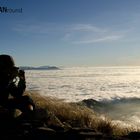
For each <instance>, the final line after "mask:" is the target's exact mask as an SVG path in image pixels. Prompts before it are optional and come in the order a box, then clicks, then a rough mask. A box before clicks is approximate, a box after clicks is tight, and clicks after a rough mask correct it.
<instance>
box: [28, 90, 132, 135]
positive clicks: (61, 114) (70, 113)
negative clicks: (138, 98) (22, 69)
mask: <svg viewBox="0 0 140 140" xmlns="http://www.w3.org/2000/svg"><path fill="white" fill-rule="evenodd" d="M28 94H29V95H30V96H31V97H32V98H33V100H34V101H35V103H36V108H37V110H38V112H37V113H36V114H37V117H38V118H40V119H43V120H44V121H46V125H52V124H55V125H56V124H58V125H62V126H65V127H80V128H91V129H94V130H95V131H96V132H101V133H104V134H107V135H116V136H118V135H119V136H120V135H126V134H128V133H129V132H131V131H134V128H122V127H121V126H120V125H118V124H114V123H112V121H111V120H110V119H108V118H107V117H103V116H100V115H98V114H97V113H95V112H94V111H93V110H91V109H89V108H87V107H86V106H80V105H77V104H76V103H67V102H64V101H62V100H59V99H56V98H53V97H46V96H41V95H39V94H38V93H35V92H31V91H30V92H28ZM54 118H55V119H54ZM48 120H49V121H48Z"/></svg>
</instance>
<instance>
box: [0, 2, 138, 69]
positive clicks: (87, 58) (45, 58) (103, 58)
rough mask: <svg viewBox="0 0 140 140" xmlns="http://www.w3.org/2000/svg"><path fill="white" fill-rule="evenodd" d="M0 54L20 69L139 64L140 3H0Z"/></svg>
mask: <svg viewBox="0 0 140 140" xmlns="http://www.w3.org/2000/svg"><path fill="white" fill-rule="evenodd" d="M0 6H1V7H3V6H5V7H8V8H22V13H0V53H1V54H2V53H6V54H10V55H12V56H13V57H14V59H15V61H16V64H17V65H20V66H21V65H22V66H41V65H56V66H68V67H69V66H120V65H121V66H122V65H124V66H126V65H140V0H0Z"/></svg>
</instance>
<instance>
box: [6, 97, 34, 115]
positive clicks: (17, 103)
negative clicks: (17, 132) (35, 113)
mask: <svg viewBox="0 0 140 140" xmlns="http://www.w3.org/2000/svg"><path fill="white" fill-rule="evenodd" d="M29 105H32V106H33V109H34V108H35V104H34V102H33V100H32V99H31V98H30V97H29V96H27V95H26V96H21V97H19V98H13V99H8V100H7V102H6V103H5V104H4V107H6V108H8V109H10V110H12V109H19V110H21V111H22V112H23V113H27V112H29V111H30V110H29Z"/></svg>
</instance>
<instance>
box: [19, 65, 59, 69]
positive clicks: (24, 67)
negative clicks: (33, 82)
mask: <svg viewBox="0 0 140 140" xmlns="http://www.w3.org/2000/svg"><path fill="white" fill-rule="evenodd" d="M19 68H20V69H22V70H59V69H60V68H58V67H56V66H40V67H32V66H20V67H19Z"/></svg>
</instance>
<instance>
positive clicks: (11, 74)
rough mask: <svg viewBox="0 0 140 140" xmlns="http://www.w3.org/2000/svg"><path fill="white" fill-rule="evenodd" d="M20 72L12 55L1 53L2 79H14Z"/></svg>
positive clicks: (0, 67)
mask: <svg viewBox="0 0 140 140" xmlns="http://www.w3.org/2000/svg"><path fill="white" fill-rule="evenodd" d="M17 73H18V67H15V62H14V60H13V58H12V56H10V55H7V54H1V55H0V79H1V80H12V79H14V78H15V77H16V75H17Z"/></svg>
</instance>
